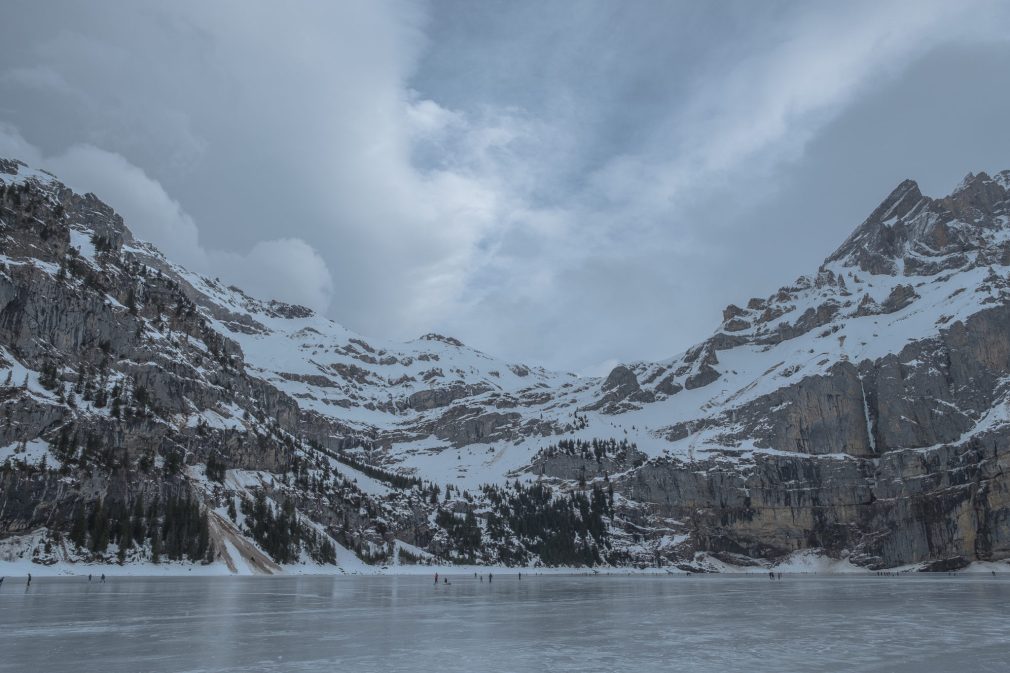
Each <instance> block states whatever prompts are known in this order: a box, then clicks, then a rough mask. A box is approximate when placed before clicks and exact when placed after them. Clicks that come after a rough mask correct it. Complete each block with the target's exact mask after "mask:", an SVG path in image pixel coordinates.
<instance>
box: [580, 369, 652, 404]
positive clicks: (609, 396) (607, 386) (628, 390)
mask: <svg viewBox="0 0 1010 673" xmlns="http://www.w3.org/2000/svg"><path fill="white" fill-rule="evenodd" d="M600 390H601V391H602V392H603V393H604V394H603V396H602V397H600V399H599V400H598V401H596V402H594V403H593V404H590V405H588V406H586V407H585V411H602V412H603V413H607V414H615V413H620V412H622V411H626V410H628V409H632V408H637V407H636V406H635V405H634V404H633V403H634V402H652V401H653V400H654V399H655V395H654V394H653V393H652V392H650V391H646V390H642V387H641V385H639V383H638V377H637V376H635V372H633V371H631V370H630V369H629V368H627V367H625V366H624V365H618V366H616V367H614V368H613V369H612V370H611V371H610V374H609V375H607V378H606V380H605V381H604V382H603V385H601V386H600Z"/></svg>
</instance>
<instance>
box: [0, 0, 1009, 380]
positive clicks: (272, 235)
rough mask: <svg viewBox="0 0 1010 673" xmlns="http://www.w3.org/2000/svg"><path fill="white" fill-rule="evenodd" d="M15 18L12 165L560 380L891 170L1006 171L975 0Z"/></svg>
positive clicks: (671, 321)
mask: <svg viewBox="0 0 1010 673" xmlns="http://www.w3.org/2000/svg"><path fill="white" fill-rule="evenodd" d="M7 13H8V14H9V15H10V18H9V20H8V21H6V22H5V23H4V24H3V25H0V38H2V39H3V42H4V44H5V49H4V56H3V60H2V61H0V122H2V123H4V124H6V125H7V126H5V127H4V130H3V131H2V132H0V150H2V151H5V152H6V151H7V149H6V147H5V144H6V146H7V147H10V151H11V152H20V153H28V154H34V158H36V159H38V160H39V161H43V162H45V163H47V165H48V167H49V168H51V169H52V170H54V172H57V173H66V174H67V175H64V177H66V178H67V180H68V181H71V182H73V181H77V182H78V183H79V184H81V185H82V186H84V188H87V189H94V190H95V191H97V192H99V193H101V194H103V195H104V196H106V197H107V198H108V200H109V201H110V202H112V203H113V205H115V206H117V207H118V208H120V209H121V210H122V211H123V212H124V214H126V215H128V216H129V219H131V223H132V224H133V226H134V228H135V229H136V230H137V231H138V233H140V234H141V235H143V236H147V237H149V238H151V239H152V240H154V242H155V243H158V244H159V245H161V247H163V248H164V249H165V251H166V253H168V254H169V255H170V256H172V257H174V258H177V259H178V260H179V261H181V262H183V263H185V264H187V265H191V266H193V267H194V268H198V269H199V270H202V271H206V272H209V273H211V274H212V275H221V276H222V278H225V279H227V280H229V281H232V282H236V283H238V284H240V285H243V286H245V287H246V288H247V289H248V290H249V291H251V292H254V293H256V294H261V295H271V296H276V297H278V298H282V299H288V300H294V301H301V302H303V303H308V304H311V305H313V306H314V307H317V308H322V309H326V310H328V313H329V315H331V316H332V317H333V318H335V319H336V320H338V321H339V322H341V323H344V324H345V325H347V326H348V327H350V328H352V329H357V330H359V331H362V332H364V333H366V334H372V335H377V336H385V337H394V338H410V337H412V336H415V335H416V334H419V333H422V332H426V331H430V330H439V331H444V332H449V333H452V334H454V335H456V336H458V337H460V338H462V339H463V340H464V341H467V342H469V343H472V344H473V345H475V346H477V347H479V348H482V349H483V350H486V351H489V352H493V353H497V354H501V355H503V356H505V357H508V358H511V359H515V360H532V361H534V362H538V363H543V364H547V365H549V366H555V367H559V368H570V369H577V370H580V371H590V370H594V371H595V370H597V369H599V368H601V367H605V366H606V365H607V364H608V363H611V362H613V361H616V360H624V361H627V360H635V359H641V358H659V357H663V356H666V355H671V354H673V353H674V352H676V351H678V350H681V349H683V348H684V347H686V346H688V345H690V344H691V343H692V342H694V341H696V340H698V339H699V338H703V337H704V336H705V335H706V334H707V333H708V332H709V331H710V329H711V328H712V327H713V326H714V325H715V324H716V322H717V320H718V316H719V312H720V309H721V308H722V306H723V305H725V303H728V302H730V301H736V302H738V301H741V300H743V299H746V298H747V297H748V296H751V295H752V294H767V293H770V292H771V291H773V290H774V288H775V287H776V286H777V285H779V284H782V283H786V282H788V281H790V280H792V278H794V277H795V276H796V275H798V274H799V273H803V272H809V271H811V270H813V269H814V268H816V265H817V264H818V263H819V261H820V259H822V258H823V257H824V255H825V254H826V253H827V252H829V251H830V250H831V249H832V248H833V247H834V246H835V245H837V243H838V242H839V241H841V240H842V239H843V238H844V237H845V235H846V234H847V233H848V231H849V230H850V229H851V228H852V227H854V226H855V224H856V223H858V221H859V220H860V219H862V217H863V216H865V214H866V213H867V212H868V211H869V210H870V209H872V207H873V206H874V205H875V204H876V201H877V200H879V198H880V197H882V196H883V195H884V194H886V193H887V191H888V190H889V189H890V187H891V186H892V185H893V184H895V183H896V182H897V181H899V180H900V179H901V178H904V177H915V178H920V179H921V180H922V181H923V186H924V188H926V189H927V190H928V189H931V188H932V189H935V190H937V191H945V190H946V189H948V188H949V187H950V185H952V184H953V182H955V181H956V179H955V178H951V175H953V174H957V175H956V177H959V176H960V174H962V173H963V172H966V170H969V169H971V170H978V169H981V168H986V169H993V168H1003V167H1007V165H1010V162H1007V161H1002V164H1005V165H1000V157H1006V156H1008V155H1010V152H1008V150H1010V136H1008V134H1006V133H1005V132H1004V128H1005V123H1004V122H1003V121H1002V120H1005V119H1006V118H1007V113H1008V112H1010V99H1008V96H1007V94H1006V92H1007V91H1008V90H1010V86H1007V85H1008V84H1010V82H1008V74H1007V71H1006V69H1005V68H1003V67H1001V64H1002V63H1005V62H1007V57H1008V56H1010V46H1008V43H1007V41H1006V35H1007V34H1008V33H1007V31H1006V30H1005V27H1006V26H1007V25H1008V11H1007V10H1006V9H1005V8H1004V7H1003V6H1002V5H1001V4H999V3H994V2H985V1H981V0H980V1H978V2H972V3H963V4H957V5H955V4H951V3H933V2H915V3H911V4H910V3H903V2H890V3H880V2H873V3H870V2H859V3H846V4H844V5H838V4H837V3H776V4H774V5H770V4H762V5H758V4H755V3H747V2H725V3H708V4H705V5H699V4H698V3H669V2H640V3H613V2H603V1H593V2H586V3H577V4H572V3H549V2H548V3H532V2H530V3H513V2H508V3H504V2H503V3H495V2H489V3H471V2H449V1H442V2H435V3H432V4H431V5H427V6H425V5H417V4H414V3H406V2H402V3H401V2H393V1H389V2H372V3H361V4H353V5H352V4H350V3H333V4H324V3H308V2H305V3H285V4H284V5H283V6H282V5H277V4H273V5H266V4H254V3H240V2H221V3H209V4H208V3H196V2H183V3H173V4H171V5H164V4H156V3H147V2H119V3H114V2H108V3H103V4H101V5H95V6H88V7H84V6H82V5H80V4H79V3H73V2H63V3H58V2H57V3H46V4H45V5H38V4H37V3H27V2H25V3H17V4H15V6H14V9H13V10H10V11H8V12H7ZM22 136H23V138H22ZM861 148H862V150H863V151H860V149H861ZM29 158H31V157H29ZM993 162H996V163H997V165H995V166H994V165H992V163H993ZM132 220H136V221H132ZM248 260H255V261H256V263H257V264H260V265H267V266H269V267H270V268H271V269H272V273H271V279H272V282H270V283H266V282H264V280H263V275H262V274H260V275H258V276H256V277H251V276H249V275H248V274H247V275H243V269H244V268H248V266H249V264H247V263H245V262H247V261H248ZM327 307H328V308H327Z"/></svg>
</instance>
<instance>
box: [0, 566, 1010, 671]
mask: <svg viewBox="0 0 1010 673" xmlns="http://www.w3.org/2000/svg"><path fill="white" fill-rule="evenodd" d="M1008 655H1010V575H1004V576H999V577H992V576H989V575H984V576H970V575H962V576H956V577H951V576H947V575H940V576H922V575H914V576H902V577H889V578H878V577H872V576H870V577H864V576H857V577H845V576H836V577H815V576H794V577H785V578H784V579H783V580H781V581H775V582H772V581H769V580H768V579H767V577H766V576H706V577H700V576H695V577H690V578H687V577H683V576H630V577H627V576H594V577H571V576H556V575H555V576H524V577H523V579H522V581H521V582H520V581H518V580H517V579H516V577H515V576H505V575H502V576H499V577H496V578H495V580H494V582H493V583H492V584H490V585H488V584H487V583H486V582H485V583H483V584H482V583H479V582H478V581H477V580H475V579H473V577H472V576H470V577H453V578H452V585H451V586H444V585H440V586H438V587H435V586H433V584H432V580H431V578H424V577H409V576H406V577H337V578H332V577H286V578H285V577H280V578H213V577H205V578H199V577H196V578H150V579H148V578H122V579H120V578H113V579H111V580H110V582H109V583H108V584H104V585H102V584H98V583H95V582H92V583H91V584H89V583H88V582H87V579H81V578H36V579H35V581H34V582H33V584H32V587H31V589H30V590H29V591H27V592H26V591H25V588H24V581H23V580H18V579H16V578H8V579H7V581H6V582H5V583H4V585H3V587H2V589H0V671H4V672H6V671H12V672H13V671H17V672H18V673H23V672H26V671H40V672H41V671H47V672H49V673H60V672H62V671H67V672H68V673H89V672H96V673H97V672H101V673H120V672H129V673H138V672H148V671H150V672H157V673H163V672H166V671H173V672H175V671H191V672H196V671H200V672H222V671H228V672H236V673H238V672H242V673H250V672H260V671H294V672H316V671H319V672H323V671H325V672H327V673H329V672H331V671H353V672H355V673H369V672H371V671H411V672H413V673H418V672H424V671H448V672H456V671H458V672H465V673H478V672H482V671H491V672H497V671H635V672H637V671H713V672H715V671H719V672H722V671H798V672H799V671H803V672H805V673H809V672H815V671H825V672H827V671H831V672H832V673H835V672H840V671H909V672H914V673H929V672H931V671H937V672H939V671H954V670H965V671H968V670H970V671H1006V670H1007V667H1008V665H1010V664H1008Z"/></svg>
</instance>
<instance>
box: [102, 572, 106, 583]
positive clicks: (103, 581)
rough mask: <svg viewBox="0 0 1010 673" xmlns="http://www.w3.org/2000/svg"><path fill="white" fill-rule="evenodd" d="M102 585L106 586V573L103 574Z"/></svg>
mask: <svg viewBox="0 0 1010 673" xmlns="http://www.w3.org/2000/svg"><path fill="white" fill-rule="evenodd" d="M102 584H105V573H102Z"/></svg>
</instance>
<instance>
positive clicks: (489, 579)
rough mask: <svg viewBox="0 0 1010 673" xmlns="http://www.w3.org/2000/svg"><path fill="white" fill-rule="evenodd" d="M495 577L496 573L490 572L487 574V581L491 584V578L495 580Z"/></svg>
mask: <svg viewBox="0 0 1010 673" xmlns="http://www.w3.org/2000/svg"><path fill="white" fill-rule="evenodd" d="M493 579H494V575H492V574H491V573H488V574H487V583H488V584H491V580H493Z"/></svg>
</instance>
